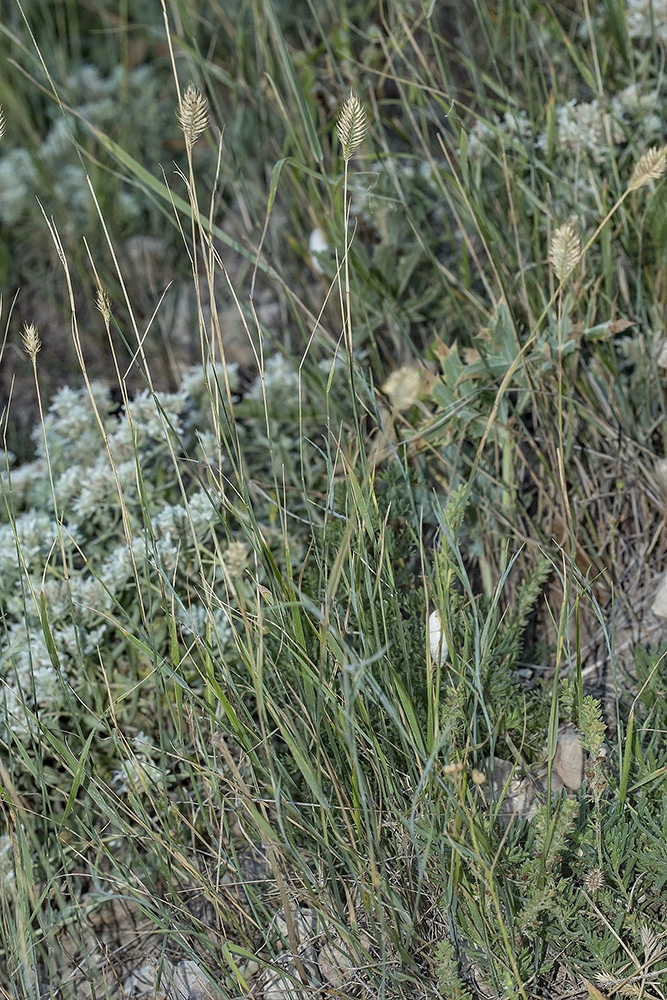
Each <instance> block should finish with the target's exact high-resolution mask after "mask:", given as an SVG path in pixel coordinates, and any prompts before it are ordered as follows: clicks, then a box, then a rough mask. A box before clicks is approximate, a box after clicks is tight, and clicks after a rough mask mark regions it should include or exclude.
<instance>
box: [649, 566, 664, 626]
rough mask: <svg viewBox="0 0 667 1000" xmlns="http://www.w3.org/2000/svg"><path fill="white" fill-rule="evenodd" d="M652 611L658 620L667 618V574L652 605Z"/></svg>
mask: <svg viewBox="0 0 667 1000" xmlns="http://www.w3.org/2000/svg"><path fill="white" fill-rule="evenodd" d="M651 611H652V612H653V614H654V615H656V617H658V618H667V573H665V574H664V575H663V577H662V580H661V581H660V586H659V587H658V590H657V593H656V595H655V598H654V600H653V604H652V605H651Z"/></svg>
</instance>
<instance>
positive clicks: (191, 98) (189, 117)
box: [178, 83, 208, 149]
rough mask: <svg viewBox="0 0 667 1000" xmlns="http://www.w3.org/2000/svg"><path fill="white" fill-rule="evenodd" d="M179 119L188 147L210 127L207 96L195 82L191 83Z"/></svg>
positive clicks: (184, 97)
mask: <svg viewBox="0 0 667 1000" xmlns="http://www.w3.org/2000/svg"><path fill="white" fill-rule="evenodd" d="M178 120H179V122H180V124H181V128H182V129H183V135H184V136H185V142H186V145H187V147H188V149H192V147H193V146H194V144H195V143H196V141H197V139H198V138H199V136H200V135H201V134H202V132H205V131H206V129H207V128H208V108H207V104H206V98H205V97H204V95H203V94H202V92H201V90H199V89H198V88H197V87H195V85H194V84H193V83H189V84H188V85H187V87H186V89H185V93H184V94H183V99H182V101H181V106H180V108H179V109H178Z"/></svg>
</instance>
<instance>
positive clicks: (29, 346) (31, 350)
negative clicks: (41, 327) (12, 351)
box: [21, 323, 42, 365]
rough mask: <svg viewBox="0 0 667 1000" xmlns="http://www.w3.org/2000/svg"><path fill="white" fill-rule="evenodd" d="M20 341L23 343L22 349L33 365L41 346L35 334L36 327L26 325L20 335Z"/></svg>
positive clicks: (30, 324)
mask: <svg viewBox="0 0 667 1000" xmlns="http://www.w3.org/2000/svg"><path fill="white" fill-rule="evenodd" d="M21 340H22V341H23V349H24V350H25V352H26V354H27V355H28V357H29V358H30V360H31V361H32V363H33V365H34V364H35V360H36V358H37V355H38V354H39V351H40V349H41V346H42V342H41V340H40V339H39V334H38V333H37V327H36V326H35V324H34V323H26V325H25V327H24V329H23V333H22V334H21Z"/></svg>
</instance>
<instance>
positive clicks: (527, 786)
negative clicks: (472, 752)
mask: <svg viewBox="0 0 667 1000" xmlns="http://www.w3.org/2000/svg"><path fill="white" fill-rule="evenodd" d="M488 765H489V761H487V767H488ZM513 770H514V777H513V778H511V779H510V775H511V774H512V771H513ZM519 770H520V769H519V768H518V767H517V768H513V766H512V764H511V763H510V762H509V761H508V760H501V758H499V757H494V758H493V797H494V799H495V800H496V801H498V799H499V798H500V796H501V795H502V794H503V789H504V788H505V786H506V785H507V790H506V792H505V797H504V799H503V801H502V803H501V806H500V812H499V813H498V816H499V818H500V819H501V820H502V821H503V822H504V823H509V822H510V821H511V819H512V817H513V816H515V815H517V816H519V817H520V818H521V819H525V820H528V821H530V820H531V819H532V818H533V817H534V815H535V813H536V812H537V801H536V796H535V788H534V786H533V783H532V781H531V780H530V778H528V777H524V778H520V777H518V776H517V773H518V772H519ZM508 779H509V785H508V784H507V782H508Z"/></svg>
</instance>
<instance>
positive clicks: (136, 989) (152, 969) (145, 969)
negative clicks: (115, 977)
mask: <svg viewBox="0 0 667 1000" xmlns="http://www.w3.org/2000/svg"><path fill="white" fill-rule="evenodd" d="M165 971H166V970H165V969H164V966H163V971H162V975H161V976H160V980H161V983H162V984H164V974H165ZM157 980H158V967H157V964H156V963H155V962H147V963H146V965H142V966H141V967H140V968H138V969H135V970H134V972H131V973H130V975H129V976H128V977H127V979H126V980H125V982H124V983H123V996H124V997H127V1000H139V998H140V997H150V998H151V1000H153V998H154V997H155V996H158V992H157ZM159 995H160V996H161V995H162V994H159Z"/></svg>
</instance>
